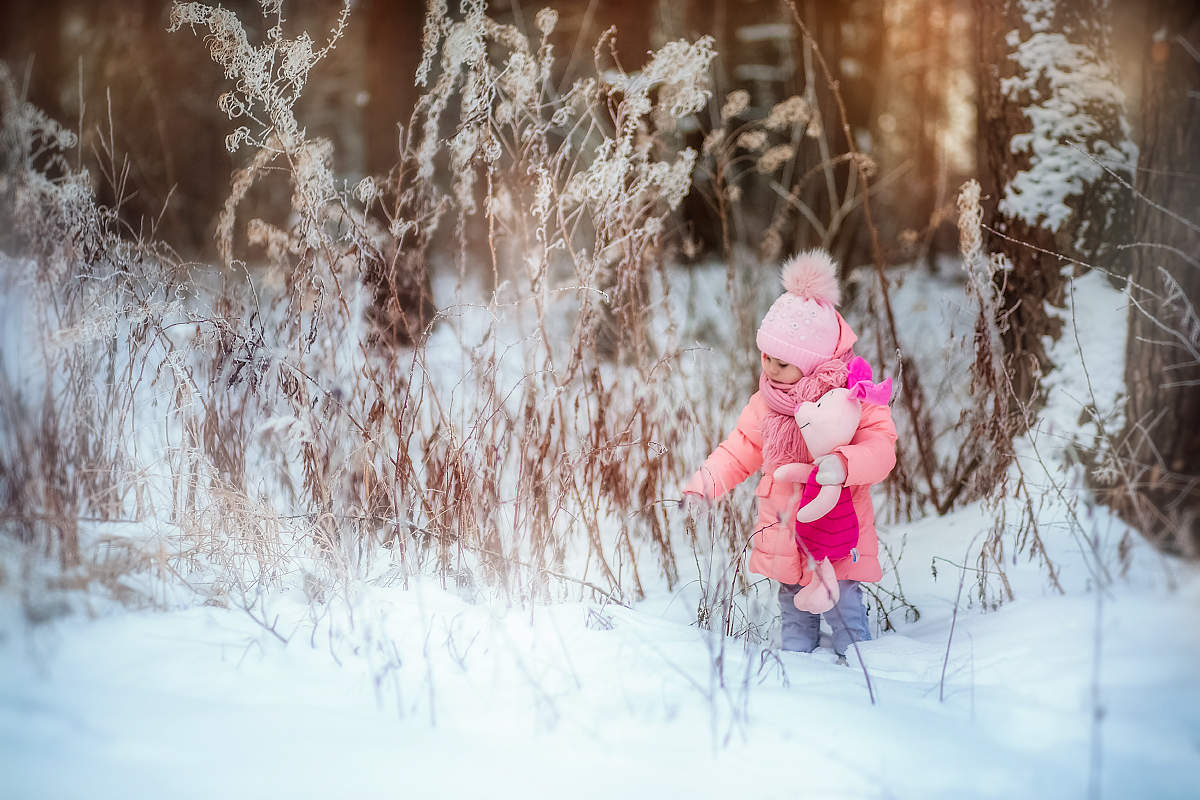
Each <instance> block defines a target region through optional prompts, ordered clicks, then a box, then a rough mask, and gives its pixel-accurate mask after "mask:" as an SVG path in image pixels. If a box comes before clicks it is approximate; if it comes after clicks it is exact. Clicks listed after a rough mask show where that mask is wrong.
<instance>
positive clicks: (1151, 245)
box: [1114, 0, 1200, 558]
mask: <svg viewBox="0 0 1200 800" xmlns="http://www.w3.org/2000/svg"><path fill="white" fill-rule="evenodd" d="M1146 13H1147V14H1148V15H1149V16H1150V24H1149V26H1148V28H1147V30H1148V31H1150V32H1151V33H1154V36H1153V37H1152V38H1151V39H1149V40H1148V41H1147V42H1146V55H1145V60H1144V64H1145V72H1144V74H1143V80H1142V89H1143V93H1142V116H1143V132H1142V142H1141V162H1140V167H1141V169H1140V170H1139V173H1138V181H1137V187H1138V192H1139V193H1140V195H1141V197H1139V198H1138V200H1137V205H1136V211H1135V214H1136V216H1135V238H1134V241H1135V242H1136V243H1137V245H1138V246H1137V247H1135V248H1134V250H1133V274H1132V281H1133V285H1132V287H1131V299H1132V300H1133V301H1134V304H1133V307H1131V308H1130V311H1129V337H1128V340H1127V344H1126V358H1125V385H1126V390H1127V402H1126V417H1125V419H1126V430H1125V434H1124V437H1123V438H1124V442H1125V443H1126V446H1127V448H1128V455H1129V457H1130V459H1131V461H1132V466H1131V469H1130V473H1129V474H1128V475H1127V476H1126V477H1125V478H1123V479H1122V480H1123V482H1126V483H1127V485H1125V486H1121V487H1119V491H1118V493H1117V494H1116V496H1115V498H1114V499H1115V500H1116V505H1117V507H1118V509H1120V510H1121V511H1122V513H1123V514H1124V516H1125V517H1126V518H1127V519H1129V520H1130V521H1131V522H1132V523H1133V524H1134V525H1136V526H1137V527H1138V528H1140V529H1141V531H1142V532H1143V533H1144V534H1145V535H1147V536H1148V537H1150V538H1151V539H1152V540H1154V541H1156V542H1158V543H1160V544H1161V545H1162V546H1163V547H1164V548H1166V549H1167V550H1170V551H1173V552H1179V553H1185V554H1188V555H1190V556H1191V557H1193V558H1195V557H1197V556H1198V555H1200V531H1198V530H1197V528H1198V525H1197V516H1198V515H1200V321H1198V320H1197V317H1196V309H1195V303H1196V301H1197V299H1198V298H1200V265H1198V264H1197V263H1196V260H1197V258H1198V256H1200V219H1197V209H1198V208H1200V181H1197V180H1196V178H1195V175H1194V171H1195V169H1196V165H1197V164H1200V103H1197V101H1196V98H1195V93H1196V92H1197V91H1200V61H1198V60H1197V59H1196V58H1195V55H1194V54H1195V52H1196V48H1197V47H1200V8H1197V6H1196V5H1195V4H1194V3H1193V2H1191V0H1184V1H1183V2H1177V1H1176V2H1171V1H1169V0H1160V1H1159V2H1155V3H1153V4H1152V7H1151V8H1149V9H1147V10H1146ZM1187 172H1191V173H1193V174H1184V173H1187ZM1155 206H1158V207H1155ZM1163 209H1167V210H1165V211H1164V210H1163Z"/></svg>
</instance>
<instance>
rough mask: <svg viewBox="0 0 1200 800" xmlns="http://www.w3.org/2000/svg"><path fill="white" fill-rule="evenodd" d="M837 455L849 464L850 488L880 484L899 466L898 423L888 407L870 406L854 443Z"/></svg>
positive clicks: (864, 413)
mask: <svg viewBox="0 0 1200 800" xmlns="http://www.w3.org/2000/svg"><path fill="white" fill-rule="evenodd" d="M833 452H835V453H837V454H838V455H840V456H841V457H842V460H843V461H845V462H846V485H847V486H855V485H858V484H871V483H879V482H880V481H882V480H883V479H884V478H886V477H887V476H888V473H889V472H891V471H892V467H894V466H896V424H895V423H894V422H892V412H891V409H889V408H888V407H887V406H877V405H874V404H869V405H866V406H865V407H864V408H863V415H862V421H861V422H859V424H858V430H857V431H855V432H854V438H853V439H851V440H850V444H846V445H842V446H841V447H838V448H836V449H835V450H834V451H833Z"/></svg>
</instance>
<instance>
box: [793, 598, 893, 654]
mask: <svg viewBox="0 0 1200 800" xmlns="http://www.w3.org/2000/svg"><path fill="white" fill-rule="evenodd" d="M838 589H839V590H840V591H841V597H839V598H838V601H837V605H835V606H834V607H833V608H831V609H829V610H828V611H826V612H825V621H826V622H828V623H829V627H830V629H831V630H832V631H833V650H834V652H835V653H837V654H838V655H839V656H844V655H846V648H848V647H849V646H850V643H851V642H865V641H867V640H869V639H870V638H871V634H870V632H868V630H867V608H866V606H864V605H863V598H862V587H861V586H859V585H858V581H838ZM799 590H800V585H799V584H795V583H781V584H779V613H780V615H781V616H782V617H783V649H784V650H795V651H798V652H801V653H811V652H812V651H813V650H815V649H816V648H817V642H818V641H819V640H820V638H821V615H820V614H810V613H808V612H807V611H800V610H799V609H797V608H796V606H795V605H794V604H793V603H792V598H794V597H795V596H796V592H797V591H799Z"/></svg>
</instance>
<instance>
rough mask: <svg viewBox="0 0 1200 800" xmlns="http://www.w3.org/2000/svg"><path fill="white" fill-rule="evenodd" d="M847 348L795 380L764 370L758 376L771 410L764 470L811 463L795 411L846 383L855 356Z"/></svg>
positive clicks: (765, 429) (766, 420)
mask: <svg viewBox="0 0 1200 800" xmlns="http://www.w3.org/2000/svg"><path fill="white" fill-rule="evenodd" d="M853 357H854V356H853V353H851V352H849V351H847V352H846V353H843V354H842V355H840V356H835V357H834V358H831V359H830V360H828V361H826V362H825V363H824V364H821V365H820V366H818V367H817V368H816V369H814V370H813V371H812V372H810V373H809V374H808V375H805V376H804V377H802V378H801V379H800V380H798V381H796V382H795V383H778V382H777V381H773V380H771V379H770V378H768V377H767V374H766V373H765V372H764V373H762V375H761V376H760V377H759V379H758V391H759V394H761V395H762V397H763V399H764V400H766V401H767V408H768V409H770V413H768V414H767V415H766V417H764V418H763V421H762V437H763V471H764V472H767V473H770V472H773V471H774V470H775V468H776V467H779V466H782V465H783V464H791V463H793V462H797V461H799V462H809V461H811V460H812V455H811V454H810V453H809V452H808V446H807V445H806V444H804V437H803V436H802V435H801V434H800V426H799V425H797V424H796V420H795V418H794V416H793V415H794V414H795V413H796V409H797V408H799V407H800V404H801V403H806V402H809V401H811V400H816V399H818V398H820V397H821V395H823V394H825V393H826V392H828V391H829V390H830V389H836V388H838V387H839V386H845V385H846V379H847V378H848V377H849V371H848V369H847V366H846V365H847V364H848V363H849V361H850V359H851V358H853Z"/></svg>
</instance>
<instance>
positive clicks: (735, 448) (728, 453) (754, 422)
mask: <svg viewBox="0 0 1200 800" xmlns="http://www.w3.org/2000/svg"><path fill="white" fill-rule="evenodd" d="M753 406H754V401H753V400H751V402H750V403H747V404H746V407H745V408H743V409H742V413H741V416H740V417H738V424H737V427H736V428H734V430H733V433H731V434H729V436H728V437H727V438H726V439H725V441H723V442H721V444H719V445H717V449H716V450H713V452H712V455H710V456H709V457H708V458H707V459H705V461H704V466H702V467H700V469H699V470H697V471H696V473H695V474H694V475H692V477H691V480H689V481H688V483H687V486H685V487H684V490H683V491H684V493H685V494H686V493H689V492H690V493H694V494H699V495H703V496H704V497H707V498H708V499H709V500H717V499H719V498H721V497H722V496H724V495H725V494H726V493H727V492H729V491H730V490H732V489H733V488H734V487H735V486H737V485H738V484H739V483H741V482H742V481H744V480H746V478H748V477H750V476H751V475H753V474H754V473H755V472H758V470H759V468H760V467H761V466H762V419H761V414H759V413H758V411H757V410H756V409H755V408H754V407H753Z"/></svg>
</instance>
